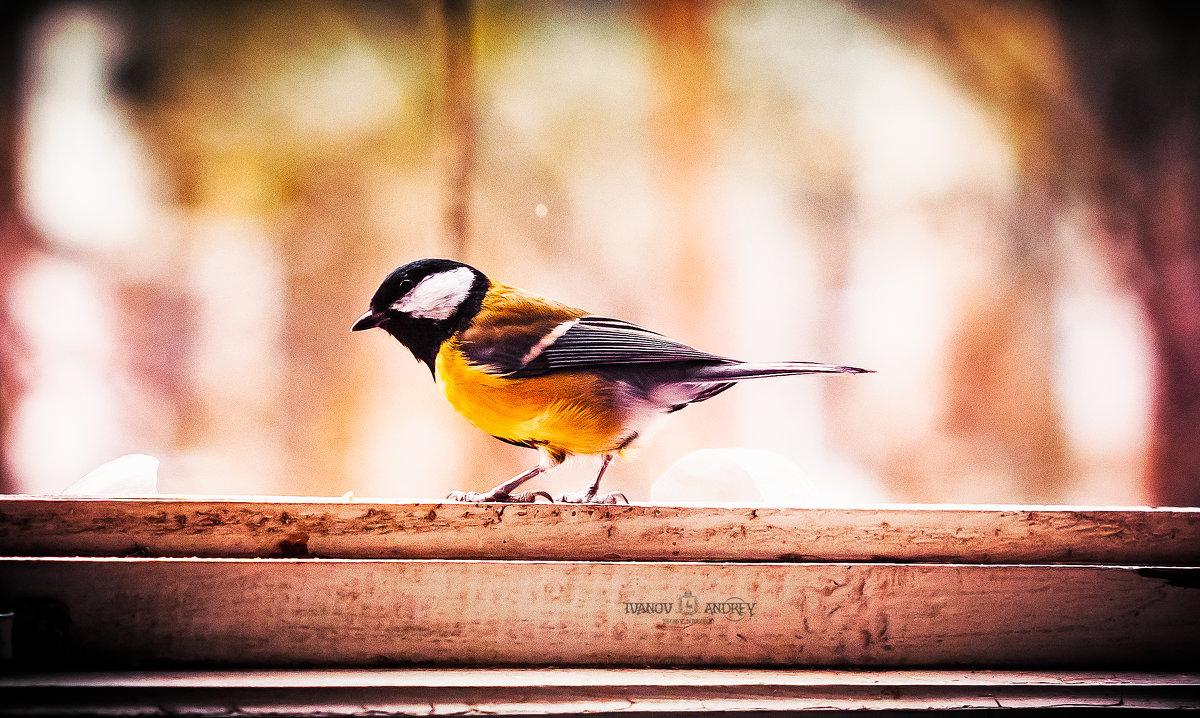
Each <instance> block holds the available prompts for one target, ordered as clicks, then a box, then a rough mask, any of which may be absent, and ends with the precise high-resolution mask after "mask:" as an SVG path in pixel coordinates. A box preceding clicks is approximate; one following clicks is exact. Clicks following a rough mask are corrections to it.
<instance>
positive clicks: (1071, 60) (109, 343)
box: [0, 0, 1200, 505]
mask: <svg viewBox="0 0 1200 718" xmlns="http://www.w3.org/2000/svg"><path fill="white" fill-rule="evenodd" d="M1190 17H1191V15H1190V9H1189V7H1188V5H1187V3H1178V4H1172V3H1165V2H1163V3H1139V2H1112V1H1110V2H1096V3H1075V2H1049V1H1047V2H1012V3H995V2H990V1H988V0H936V1H935V0H929V1H922V0H902V1H899V2H887V3H876V2H869V1H868V0H860V1H857V2H856V1H849V2H841V1H837V0H746V1H745V2H740V1H738V2H735V1H732V0H730V1H728V2H721V1H718V0H709V1H706V2H699V1H697V2H680V1H668V2H654V1H650V0H647V1H645V2H625V3H598V2H583V1H578V2H547V3H512V2H498V1H494V0H475V1H474V2H471V1H470V0H445V2H440V3H439V2H420V1H417V2H393V1H391V0H387V1H385V0H379V1H376V2H371V1H362V2H303V1H301V2H270V1H268V2H238V1H233V0H222V1H220V2H207V3H191V2H182V1H180V2H169V1H159V2H150V1H135V0H127V1H123V2H92V3H74V2H71V3H67V2H25V3H5V4H4V7H3V9H0V25H2V27H0V34H2V41H0V53H2V55H0V212H2V216H0V342H2V352H0V435H2V443H0V452H2V453H0V460H2V467H3V470H2V475H0V482H2V483H0V490H3V491H5V492H9V493H53V492H57V491H60V490H61V489H63V488H64V487H66V486H67V485H68V484H70V483H72V482H73V481H74V480H75V479H77V478H79V477H80V476H81V475H83V474H84V473H85V472H87V471H88V470H89V469H91V468H93V467H95V466H96V465H98V464H101V463H103V462H106V461H108V460H110V459H113V458H115V457H118V456H120V455H122V454H127V453H131V452H141V453H147V454H151V455H153V456H156V457H158V458H159V459H161V461H162V466H161V469H160V473H159V488H160V490H161V491H164V492H168V493H193V494H195V493H200V494H268V495H269V494H281V495H326V496H337V495H341V494H344V493H345V492H348V491H352V492H354V493H355V494H356V495H359V496H380V497H388V496H391V497H440V496H443V495H444V494H445V492H446V491H448V490H450V489H452V488H474V489H480V490H482V489H486V488H489V487H490V486H492V485H493V484H494V483H496V482H497V481H498V480H500V479H503V478H506V477H507V476H510V475H512V474H515V473H517V472H518V471H520V470H522V469H524V468H526V467H527V466H528V465H529V464H530V463H531V462H532V461H533V460H534V455H533V452H529V451H526V450H522V449H518V448H515V447H511V446H507V445H504V444H501V443H500V442H497V441H495V440H493V439H491V438H489V437H486V436H483V435H481V434H479V433H478V432H477V431H476V430H474V429H472V428H471V427H469V426H468V425H467V424H466V423H465V422H463V421H462V420H461V419H459V418H458V417H457V416H456V415H454V414H453V412H452V411H451V410H450V409H449V407H448V406H446V405H445V403H444V402H443V400H442V399H441V397H440V395H439V394H438V392H437V390H436V389H435V387H434V385H433V384H432V382H431V381H430V377H429V373H428V371H427V370H426V369H425V368H424V367H422V366H420V365H418V364H416V363H415V362H414V361H413V360H412V358H411V356H410V355H409V354H408V353H407V352H406V351H405V350H404V349H403V348H402V347H401V346H400V345H398V344H396V343H395V342H393V341H392V340H390V339H389V338H388V337H387V336H386V335H384V334H383V333H382V332H379V333H375V332H371V333H366V334H353V335H352V334H351V333H350V332H349V327H350V324H351V323H352V322H353V320H354V319H355V318H356V317H357V316H358V315H359V314H360V313H361V312H362V311H363V310H364V309H365V308H366V304H367V301H368V299H369V298H370V296H371V293H372V292H373V290H374V288H375V286H376V285H377V284H378V282H379V281H380V280H381V279H382V277H383V276H384V275H385V274H386V273H387V272H388V271H390V270H391V269H392V268H394V267H395V266H397V265H399V264H402V263H404V262H407V261H409V260H412V259H415V258H419V257H424V256H446V257H453V258H457V259H460V260H464V261H467V262H469V263H472V264H474V265H475V266H477V267H479V268H480V269H482V270H483V271H484V272H485V273H487V274H489V275H490V276H493V277H495V278H497V279H500V280H501V281H505V282H507V283H511V284H516V285H519V286H523V287H526V288H529V289H532V290H535V291H538V292H540V293H543V294H547V295H551V296H554V297H557V298H559V299H562V300H564V301H567V302H570V303H573V304H576V305H579V306H583V307H586V308H588V309H590V310H591V311H594V312H596V313H600V314H608V315H613V316H619V317H622V318H625V319H628V320H631V321H634V322H637V323H640V324H643V325H644V326H647V327H649V328H652V329H656V330H658V331H661V332H664V333H667V334H669V335H671V336H673V337H675V338H678V339H680V340H682V341H685V342H688V343H690V344H693V345H695V346H697V347H700V348H703V349H706V350H708V351H712V352H714V353H719V354H725V355H730V356H735V357H739V358H745V359H759V360H770V359H803V360H816V361H827V362H836V363H845V364H854V365H858V366H865V367H869V368H872V369H875V370H877V372H878V373H877V374H873V375H864V376H854V377H831V378H797V379H778V380H773V381H764V382H751V383H746V384H743V385H741V386H740V387H738V388H737V389H736V390H734V391H730V392H727V393H725V394H722V395H721V396H719V397H717V398H715V399H713V400H711V401H709V402H706V403H704V404H701V405H698V406H695V407H691V408H689V409H688V410H687V411H684V412H680V413H679V414H676V415H674V417H673V421H672V422H671V423H669V424H668V425H667V426H666V428H664V429H663V430H662V431H661V432H660V433H659V435H658V436H657V437H656V440H655V442H654V443H653V444H652V445H651V447H650V448H648V449H647V450H645V451H644V452H643V453H642V455H641V457H640V459H639V460H638V461H636V462H633V463H628V464H622V465H618V466H617V467H616V468H615V469H614V470H613V471H612V472H611V473H610V475H609V476H610V478H609V479H607V486H608V488H611V489H617V488H619V489H622V490H624V491H625V492H626V493H627V494H628V495H629V496H630V497H631V498H632V499H634V500H639V499H640V500H645V499H646V498H647V496H648V495H649V493H648V491H649V486H650V485H651V483H652V482H653V481H654V480H655V478H656V477H658V476H659V475H660V474H662V473H663V472H664V471H665V470H666V469H667V468H668V467H669V466H670V465H671V464H672V463H673V462H675V461H676V460H677V459H679V458H680V457H682V456H685V455H687V454H688V453H689V452H693V451H696V450H699V449H706V448H714V447H737V448H744V449H758V450H762V451H765V452H771V453H772V454H773V455H777V456H778V457H779V458H780V459H781V460H784V461H787V462H790V463H791V464H794V465H795V466H796V467H798V468H799V471H800V473H801V475H802V480H804V481H810V482H812V483H814V484H820V485H838V486H867V487H871V488H870V490H869V491H868V492H867V493H868V494H870V496H871V498H875V499H878V498H880V497H882V498H884V499H886V500H891V501H903V502H980V503H984V502H988V503H1012V502H1024V503H1083V504H1144V503H1152V504H1173V505H1195V504H1200V481H1198V480H1197V478H1198V477H1200V440H1198V439H1200V437H1198V436H1197V433H1198V429H1200V262H1198V260H1200V229H1198V223H1197V220H1198V219H1200V217H1198V213H1200V210H1198V209H1197V208H1198V207H1200V178H1198V172H1200V117H1198V115H1200V111H1198V110H1197V108H1200V96H1198V95H1200V93H1198V75H1200V73H1198V69H1200V63H1198V62H1197V59H1198V54H1200V49H1198V48H1200V35H1198V30H1197V27H1198V26H1197V25H1196V23H1194V22H1193V21H1192V20H1190V19H1189V18H1190ZM591 469H592V467H591V466H590V465H584V466H576V467H566V468H565V469H564V470H563V471H562V472H561V473H560V475H558V476H552V477H550V478H547V479H546V480H545V481H541V482H540V484H539V487H546V488H578V487H579V486H578V485H579V484H582V483H583V482H584V481H586V479H587V475H588V473H589V472H590V471H591ZM696 498H697V499H701V500H702V499H704V498H706V497H704V496H698V497H696Z"/></svg>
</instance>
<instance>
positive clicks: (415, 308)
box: [392, 267, 475, 321]
mask: <svg viewBox="0 0 1200 718" xmlns="http://www.w3.org/2000/svg"><path fill="white" fill-rule="evenodd" d="M474 283H475V274H474V272H472V271H471V270H470V269H468V268H466V267H459V268H458V269H451V270H450V271H448V272H438V273H437V274H431V275H429V276H428V277H425V278H424V279H422V280H421V281H420V282H419V283H418V284H417V286H415V287H413V288H412V289H411V290H410V291H409V292H408V294H405V295H404V296H403V297H400V299H399V300H398V301H397V302H396V303H395V304H393V305H392V309H395V310H397V311H400V312H404V313H405V314H407V315H409V316H412V317H416V318H417V319H434V320H438V321H440V320H443V319H449V318H450V317H452V316H453V315H454V312H456V311H458V307H459V305H461V304H462V303H463V300H465V299H466V298H467V294H468V293H470V291H471V285H472V284H474Z"/></svg>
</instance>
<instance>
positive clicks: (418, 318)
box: [352, 259, 489, 371]
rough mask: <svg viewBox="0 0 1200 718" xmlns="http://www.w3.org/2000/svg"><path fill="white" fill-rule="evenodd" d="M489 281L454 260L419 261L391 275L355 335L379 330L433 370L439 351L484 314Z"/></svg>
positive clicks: (375, 297)
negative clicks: (481, 310) (391, 337)
mask: <svg viewBox="0 0 1200 718" xmlns="http://www.w3.org/2000/svg"><path fill="white" fill-rule="evenodd" d="M488 284H489V282H488V278H487V277H485V276H484V275H483V273H482V272H480V271H479V270H477V269H475V268H474V267H469V266H467V265H465V264H463V263H461V262H455V261H453V260H450V259H418V260H417V261H415V262H409V263H408V264H406V265H404V266H403V267H399V268H397V269H396V271H394V272H392V273H391V274H389V275H388V276H387V279H384V280H383V284H380V285H379V289H377V290H375V296H374V297H372V298H371V309H370V310H369V311H368V312H367V313H366V314H363V315H362V316H361V317H359V318H358V321H356V322H354V326H353V327H352V330H353V331H356V332H357V331H362V330H363V329H374V328H375V327H379V328H380V329H383V330H384V331H386V332H387V333H388V334H391V335H392V336H393V337H395V338H396V339H397V340H398V341H399V342H400V343H401V344H403V345H404V346H406V347H408V349H409V351H411V352H412V353H413V356H415V357H416V358H417V360H418V361H422V362H425V364H426V365H427V366H428V367H429V370H430V371H433V361H434V358H435V357H436V356H437V352H438V348H439V347H441V345H442V342H443V341H445V340H446V338H447V337H449V336H450V335H452V334H454V333H455V332H456V331H458V330H460V329H462V328H463V327H465V326H466V325H467V323H468V322H470V321H471V318H472V317H474V316H475V314H476V313H478V312H479V308H480V306H482V304H483V295H484V294H486V293H487V289H488Z"/></svg>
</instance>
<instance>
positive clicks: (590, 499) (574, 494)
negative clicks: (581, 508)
mask: <svg viewBox="0 0 1200 718" xmlns="http://www.w3.org/2000/svg"><path fill="white" fill-rule="evenodd" d="M553 500H554V501H558V502H560V503H564V504H617V503H621V502H624V503H626V504H627V503H629V499H627V498H625V494H623V493H621V492H620V491H612V492H610V493H607V494H594V493H589V492H587V491H568V492H567V493H565V494H559V495H558V496H557V497H555V498H554V499H553Z"/></svg>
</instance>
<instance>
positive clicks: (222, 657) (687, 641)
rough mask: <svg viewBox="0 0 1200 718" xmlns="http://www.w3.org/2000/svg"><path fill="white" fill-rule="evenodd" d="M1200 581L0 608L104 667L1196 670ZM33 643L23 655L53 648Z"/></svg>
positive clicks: (1083, 571)
mask: <svg viewBox="0 0 1200 718" xmlns="http://www.w3.org/2000/svg"><path fill="white" fill-rule="evenodd" d="M1198 580H1200V577H1198V575H1197V570H1196V569H1152V570H1150V571H1147V570H1145V569H1137V568H1133V567H1106V566H1068V565H1063V566H1011V565H939V564H915V565H914V564H909V565H903V564H865V563H864V564H844V563H828V564H801V563H791V564H787V563H724V564H711V563H695V562H626V563H619V562H571V561H516V560H511V561H472V560H467V561H462V560H428V559H426V560H347V559H334V560H328V559H276V560H262V559H136V558H127V559H88V558H79V559H67V558H27V559H4V560H0V602H4V603H8V604H10V605H29V604H31V603H34V602H37V601H41V602H44V603H49V604H53V605H57V606H61V607H62V610H61V612H60V615H65V616H69V627H68V628H69V630H68V631H67V632H66V634H67V635H68V639H69V640H68V641H67V643H66V644H65V649H64V654H63V655H62V656H60V658H63V659H74V660H78V661H82V662H84V663H87V664H90V665H94V664H96V663H100V664H102V665H107V666H112V665H121V664H128V663H131V662H138V663H139V664H140V665H148V666H153V665H160V664H164V663H171V662H185V663H200V664H216V665H276V666H280V665H298V664H310V663H317V664H322V665H394V664H404V663H410V662H427V661H428V662H435V663H439V664H492V665H494V664H512V665H548V664H562V665H579V664H596V665H601V664H602V665H693V666H702V665H709V666H713V665H728V666H732V665H792V666H795V665H805V666H838V665H854V666H964V665H969V666H993V667H996V666H1070V667H1074V668H1081V667H1089V666H1091V667H1101V666H1120V667H1138V668H1146V667H1151V666H1157V665H1168V666H1170V667H1172V668H1183V667H1194V666H1196V665H1197V663H1200V640H1197V639H1198V638H1200V588H1197V585H1198ZM689 597H690V598H689ZM737 606H741V607H742V608H740V609H738V608H736V607H737ZM21 615H22V614H21V612H20V611H18V615H17V620H18V621H20V620H21ZM17 628H18V629H20V624H17ZM24 640H25V643H24V644H22V642H21V641H20V640H17V641H15V647H14V650H15V653H16V656H17V660H18V661H20V660H21V655H22V652H23V651H25V650H27V649H28V646H31V645H42V644H43V643H44V641H43V642H40V643H39V642H36V641H34V639H31V638H26V639H24Z"/></svg>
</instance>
